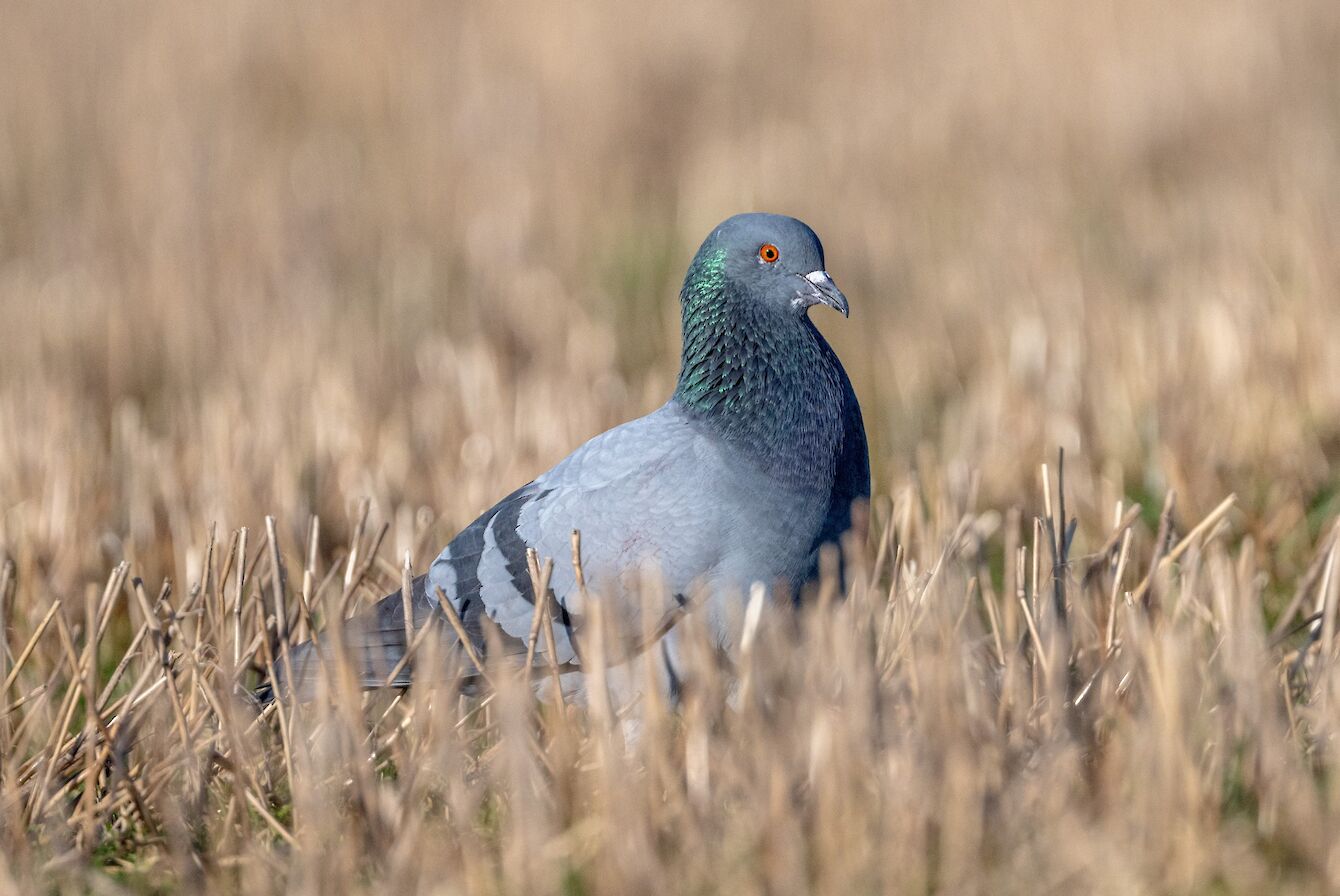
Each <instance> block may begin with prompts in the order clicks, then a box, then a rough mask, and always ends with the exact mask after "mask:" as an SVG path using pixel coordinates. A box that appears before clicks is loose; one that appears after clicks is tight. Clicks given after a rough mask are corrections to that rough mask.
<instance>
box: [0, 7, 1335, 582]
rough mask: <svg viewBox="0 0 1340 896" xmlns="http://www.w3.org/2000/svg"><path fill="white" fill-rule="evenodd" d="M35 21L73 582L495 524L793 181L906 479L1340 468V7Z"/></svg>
mask: <svg viewBox="0 0 1340 896" xmlns="http://www.w3.org/2000/svg"><path fill="white" fill-rule="evenodd" d="M4 20H5V22H4V27H3V28H0V59H3V60H4V61H3V70H4V78H3V86H0V128H3V139H0V543H3V544H4V545H5V546H6V548H7V550H9V551H10V552H16V551H19V552H29V553H31V554H32V555H33V556H34V558H35V559H39V560H40V561H41V563H42V564H43V568H44V569H46V570H47V571H48V572H49V575H50V577H51V579H50V581H51V585H52V588H53V589H57V590H60V589H64V588H69V587H72V586H74V585H76V584H78V583H80V582H81V581H83V580H84V579H85V578H94V579H101V578H102V576H103V574H104V571H105V569H106V568H107V566H108V565H109V563H110V562H114V561H115V560H117V559H120V558H121V557H122V556H125V555H130V556H132V557H134V558H135V559H137V560H138V561H140V562H142V563H145V564H149V565H150V570H151V571H153V572H155V573H160V574H169V573H175V575H176V576H177V577H178V578H184V577H189V573H190V572H191V570H190V569H188V565H189V560H190V556H191V553H192V551H193V550H197V549H198V545H199V544H200V542H201V541H202V537H203V536H202V530H203V527H205V526H207V525H208V523H210V522H211V521H215V522H217V523H218V524H219V526H220V527H221V528H222V529H226V528H228V527H234V526H239V525H251V526H255V525H257V524H258V520H259V519H260V517H261V515H262V514H265V513H274V514H277V515H278V516H279V517H280V518H281V519H283V520H285V521H291V526H290V529H291V531H292V532H295V533H300V532H301V531H302V528H303V526H304V525H305V522H304V521H305V519H306V514H307V513H308V512H309V511H319V512H320V513H321V514H322V516H323V522H325V523H326V527H327V531H328V532H329V533H330V535H331V537H332V539H334V540H336V541H338V540H339V539H340V532H341V530H340V527H341V526H345V525H347V523H346V521H347V519H348V516H349V512H350V507H352V506H353V505H354V504H355V503H356V502H357V501H358V500H359V499H360V498H362V497H370V498H371V499H373V502H374V508H373V513H374V516H379V517H380V518H384V519H395V518H397V515H398V518H399V520H400V523H399V524H398V526H397V528H396V529H395V535H394V538H395V539H396V545H398V546H400V547H404V546H406V545H407V544H408V542H409V540H410V539H411V538H412V535H411V534H410V533H412V531H413V530H414V527H415V523H414V519H415V518H416V515H417V513H418V511H419V510H420V508H427V510H428V512H430V513H431V516H432V517H433V518H434V519H439V520H441V521H442V522H441V524H440V525H441V528H440V530H438V531H437V532H435V533H434V537H435V536H436V535H446V534H449V533H448V530H450V529H452V528H453V527H454V526H457V525H459V524H462V523H464V522H467V521H468V520H469V519H470V518H472V517H473V514H474V513H475V512H476V511H478V510H479V509H481V508H482V507H484V506H487V504H488V503H490V502H491V499H493V498H495V497H496V496H497V495H499V494H503V493H505V490H506V489H508V488H509V487H511V486H513V485H515V484H517V483H519V482H523V481H525V480H526V479H528V478H529V477H530V476H532V475H534V474H535V473H536V472H538V471H539V470H542V469H544V468H546V467H547V466H548V465H549V464H550V463H551V462H553V461H554V460H556V459H558V458H559V457H561V456H562V455H563V454H564V453H566V452H567V451H568V450H570V449H571V448H572V447H573V446H574V445H575V444H577V443H579V442H580V441H581V440H583V439H585V438H587V437H589V436H590V435H592V434H594V433H596V432H598V431H600V430H601V429H603V428H605V427H608V426H610V425H612V424H614V423H616V422H618V421H621V420H623V419H626V418H628V417H631V416H634V415H637V414H639V413H643V412H646V411H648V410H650V409H652V408H653V407H655V406H656V405H657V404H658V403H659V402H660V401H662V400H663V399H664V397H665V396H666V395H667V394H668V392H669V390H670V389H671V387H672V384H673V378H674V375H675V371H676V365H677V359H678V356H677V352H678V344H677V340H678V317H677V304H676V295H677V291H678V287H679V283H680V278H681V277H682V274H683V270H684V268H685V266H686V263H687V260H688V258H689V257H690V256H691V254H692V252H693V250H694V248H695V247H696V245H697V243H698V241H699V240H700V239H701V238H702V237H703V236H704V235H705V234H706V233H707V232H708V230H709V229H710V228H711V227H712V226H713V225H714V224H716V223H717V222H718V221H719V220H721V219H723V218H725V217H726V216H728V215H730V214H733V213H735V212H738V211H742V210H754V209H759V210H770V211H778V212H785V213H790V214H794V215H797V216H799V217H802V218H803V219H805V220H806V221H808V222H809V223H811V224H812V225H813V226H814V227H815V229H816V230H817V231H818V232H819V233H820V235H821V236H822V238H823V239H824V241H825V244H826V247H827V251H828V256H829V267H830V269H831V270H832V272H833V274H834V276H835V277H836V278H837V280H838V282H839V283H840V284H841V285H842V286H843V287H844V289H845V290H846V291H847V293H848V294H849V295H850V297H851V299H852V304H853V308H854V311H853V316H852V319H851V321H850V322H844V321H842V320H840V319H838V318H837V317H836V316H831V315H830V316H821V319H819V320H818V323H819V325H820V327H821V328H822V329H823V330H824V331H825V332H826V333H828V334H829V335H830V336H831V339H832V341H833V342H834V343H835V345H836V346H837V348H838V351H839V352H840V354H841V356H842V357H843V359H844V361H845V362H846V364H847V366H848V368H849V370H851V371H852V374H853V377H854V379H855V382H856V386H857V390H858V392H859V394H860V397H861V400H862V402H863V404H864V406H865V409H866V417H867V422H868V425H869V428H870V430H871V433H872V439H873V446H874V451H875V469H876V475H877V487H878V488H879V489H882V490H890V489H892V488H894V487H896V486H897V485H898V484H900V483H902V482H905V481H906V480H907V477H909V476H910V475H912V474H913V473H914V472H916V471H924V470H925V469H926V468H927V467H928V466H930V467H934V468H935V469H936V470H937V471H944V472H946V474H947V475H946V476H945V477H939V478H941V479H942V480H943V483H944V484H945V487H947V488H951V489H959V490H961V491H963V492H964V493H965V494H966V493H967V491H968V490H969V488H970V485H971V483H972V482H973V479H974V477H976V478H977V480H978V482H979V485H980V491H979V492H978V494H980V500H982V501H983V502H986V503H988V504H990V503H996V504H1005V503H1022V502H1025V501H1027V500H1032V499H1034V498H1035V497H1036V495H1037V492H1038V489H1037V473H1036V470H1037V464H1038V463H1039V462H1041V461H1042V460H1045V459H1048V458H1050V457H1052V456H1053V455H1054V453H1055V449H1056V448H1057V447H1058V446H1063V447H1065V448H1067V449H1068V451H1069V460H1070V467H1071V470H1070V472H1071V475H1072V477H1074V478H1072V482H1074V483H1079V484H1081V485H1082V484H1083V482H1084V481H1087V480H1092V481H1093V483H1094V484H1095V485H1096V487H1095V488H1093V489H1089V488H1080V493H1081V495H1082V496H1083V497H1082V498H1081V499H1080V500H1081V504H1082V506H1081V508H1080V509H1081V511H1082V513H1083V514H1085V515H1086V516H1087V517H1089V518H1093V519H1102V520H1106V519H1107V517H1108V516H1109V515H1110V508H1111V505H1110V503H1109V502H1110V501H1111V500H1115V499H1116V498H1118V497H1120V496H1122V495H1123V494H1127V495H1132V496H1134V497H1136V498H1144V499H1145V503H1147V504H1153V505H1157V504H1158V503H1159V498H1158V496H1159V495H1161V494H1162V492H1163V490H1165V489H1167V488H1176V489H1177V490H1178V491H1179V506H1182V507H1185V508H1187V512H1188V514H1189V515H1191V516H1194V515H1196V514H1197V512H1202V513H1203V512H1204V511H1205V510H1207V509H1208V508H1209V507H1211V506H1213V505H1214V503H1216V502H1217V501H1218V500H1219V499H1220V498H1221V497H1222V496H1223V495H1224V494H1226V493H1228V492H1230V491H1236V492H1238V493H1240V497H1241V498H1242V499H1243V506H1244V507H1245V508H1246V510H1247V512H1248V515H1249V518H1250V519H1249V524H1251V525H1256V526H1259V527H1263V530H1264V531H1267V533H1268V534H1269V535H1271V536H1272V537H1274V538H1277V539H1278V538H1286V537H1288V536H1289V534H1290V532H1291V531H1292V530H1293V529H1295V528H1297V527H1298V526H1299V525H1302V524H1303V522H1304V521H1305V517H1306V514H1307V513H1308V511H1309V510H1310V509H1315V508H1316V506H1317V503H1318V502H1319V501H1321V502H1325V501H1326V500H1328V496H1329V495H1330V492H1331V485H1330V482H1331V476H1330V472H1329V466H1328V457H1333V456H1334V454H1335V452H1336V451H1337V450H1340V350H1338V349H1337V348H1336V346H1335V338H1336V334H1337V332H1340V330H1338V329H1337V323H1340V301H1337V278H1338V277H1340V252H1337V251H1336V247H1337V245H1340V11H1338V10H1337V8H1336V6H1335V4H1334V3H1333V2H1331V0H1296V2H1289V3H1280V4H1265V3H1250V2H1240V3H1239V2H1232V3H1222V2H1191V3H1179V4H1168V3H1162V2H1152V0H1149V2H1144V0H1137V2H1130V3H1120V4H1117V3H1085V4H1073V3H1064V2H1048V0H1032V2H1025V3H1017V2H974V3H968V2H947V3H923V2H895V3H883V2H881V3H874V2H851V3H844V4H839V5H830V4H813V5H806V4H798V3H790V2H778V3H767V4H762V5H754V4H749V3H724V4H716V3H713V4H693V3H690V4H665V5H658V4H636V5H628V4H624V3H583V4H575V5H568V4H563V5H554V4H547V3H520V4H470V3H465V4H437V3H401V2H397V3H390V4H375V5H367V4H358V3H343V2H335V3H323V4H310V5H301V4H299V5H293V4H272V3H249V2H238V3H228V4H168V5H158V6H153V5H149V4H135V3H59V4H11V5H9V6H8V7H7V8H6V10H5V13H4ZM933 478H934V477H933ZM1151 496H1152V497H1151ZM1156 510H1157V507H1156V506H1155V507H1154V508H1153V509H1152V510H1151V513H1152V512H1156ZM1314 528H1315V527H1314ZM1313 534H1315V532H1314V533H1313Z"/></svg>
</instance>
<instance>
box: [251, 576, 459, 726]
mask: <svg viewBox="0 0 1340 896" xmlns="http://www.w3.org/2000/svg"><path fill="white" fill-rule="evenodd" d="M427 578H428V577H427V576H419V577H418V578H416V579H414V581H413V582H412V592H411V606H412V611H413V631H414V632H415V633H418V632H420V631H421V630H422V629H423V628H424V627H425V626H430V627H431V629H432V630H431V631H429V632H424V633H423V635H422V637H418V636H417V635H411V637H414V638H415V639H416V640H418V641H419V642H420V643H419V644H418V645H417V650H416V655H418V656H422V655H423V654H422V653H418V651H427V648H428V645H427V643H426V642H427V641H428V640H429V639H434V638H435V639H437V642H436V645H435V646H436V647H437V648H438V651H439V652H438V656H439V657H448V656H451V655H453V654H454V653H455V652H456V651H458V650H459V648H460V641H459V638H457V637H456V634H455V632H454V631H452V629H451V628H450V626H448V625H446V624H445V620H444V619H443V618H442V613H441V611H440V610H438V609H437V608H436V606H434V605H431V604H429V602H428V593H427V590H428V581H427ZM338 631H339V640H338V641H336V636H335V632H334V631H332V630H331V629H327V630H326V631H325V632H323V633H322V634H321V635H319V636H317V637H316V638H313V639H312V640H310V641H306V642H304V643H302V644H296V645H294V646H292V647H290V648H289V650H288V652H287V657H285V655H284V650H283V647H282V645H281V647H280V649H279V650H278V651H277V652H276V659H275V664H274V676H273V678H272V679H271V680H270V681H267V682H265V683H263V684H262V685H261V686H260V687H259V688H257V689H256V691H255V692H254V696H255V697H256V699H257V700H258V701H259V702H260V703H261V704H262V705H264V704H267V703H269V702H271V701H273V700H274V699H275V698H276V697H278V696H280V695H283V696H285V697H286V698H288V699H290V700H295V701H298V702H307V701H310V700H313V699H315V698H316V695H317V692H318V688H319V683H320V681H321V680H322V678H326V679H327V680H329V681H333V680H334V673H335V671H336V670H337V669H338V668H340V663H341V662H344V663H346V664H347V668H348V669H349V670H350V671H351V672H352V673H353V675H354V679H355V681H356V682H357V685H358V687H360V688H362V689H365V690H371V689H374V688H383V687H390V688H404V687H409V685H410V682H411V680H412V679H413V677H414V657H411V659H410V660H409V661H406V660H405V654H406V652H407V650H408V646H407V642H406V639H405V611H404V599H403V597H402V596H401V593H400V592H399V591H393V592H391V593H390V594H388V595H387V596H386V597H383V598H382V599H381V600H379V601H378V602H377V603H376V605H374V606H373V607H371V608H369V609H368V610H367V611H365V612H362V613H359V614H357V615H355V616H354V617H352V618H350V619H346V620H344V621H343V624H342V625H340V626H339V627H338ZM337 649H341V652H342V653H343V660H341V657H340V656H339V655H338V653H337Z"/></svg>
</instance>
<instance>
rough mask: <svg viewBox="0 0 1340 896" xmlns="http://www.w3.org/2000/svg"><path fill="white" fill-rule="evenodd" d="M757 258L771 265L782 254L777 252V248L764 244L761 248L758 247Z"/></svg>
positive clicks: (770, 244)
mask: <svg viewBox="0 0 1340 896" xmlns="http://www.w3.org/2000/svg"><path fill="white" fill-rule="evenodd" d="M758 257H759V258H761V259H763V260H764V261H766V262H767V263H768V264H772V263H773V262H774V261H776V260H777V259H779V258H781V257H782V253H781V252H780V251H778V249H777V247H776V246H774V245H773V244H772V243H764V244H763V245H762V246H759V247H758Z"/></svg>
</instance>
